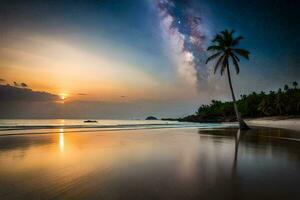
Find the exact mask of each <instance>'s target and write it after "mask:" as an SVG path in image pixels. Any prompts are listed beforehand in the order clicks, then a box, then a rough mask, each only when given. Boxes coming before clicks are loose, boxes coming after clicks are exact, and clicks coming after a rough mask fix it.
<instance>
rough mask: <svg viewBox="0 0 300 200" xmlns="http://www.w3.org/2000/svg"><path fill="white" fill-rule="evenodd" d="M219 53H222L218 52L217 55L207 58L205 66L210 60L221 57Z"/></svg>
mask: <svg viewBox="0 0 300 200" xmlns="http://www.w3.org/2000/svg"><path fill="white" fill-rule="evenodd" d="M221 53H222V52H218V53H215V54H213V55H211V56H209V57H208V58H207V60H206V62H205V64H207V63H208V62H209V61H211V60H213V59H215V58H217V57H218V56H219V55H221Z"/></svg>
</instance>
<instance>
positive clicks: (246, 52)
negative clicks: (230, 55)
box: [232, 49, 250, 60]
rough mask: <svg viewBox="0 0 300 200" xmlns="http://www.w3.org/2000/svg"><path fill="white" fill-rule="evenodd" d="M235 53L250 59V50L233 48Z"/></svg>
mask: <svg viewBox="0 0 300 200" xmlns="http://www.w3.org/2000/svg"><path fill="white" fill-rule="evenodd" d="M232 50H233V51H234V52H235V53H237V54H239V55H240V56H242V57H244V58H246V59H248V60H249V54H250V52H249V51H247V50H244V49H232Z"/></svg>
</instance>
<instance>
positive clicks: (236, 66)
mask: <svg viewBox="0 0 300 200" xmlns="http://www.w3.org/2000/svg"><path fill="white" fill-rule="evenodd" d="M230 56H231V58H232V63H233V65H234V67H235V71H236V73H237V74H238V73H240V67H239V62H238V61H237V60H236V58H235V56H234V55H233V54H231V55H230Z"/></svg>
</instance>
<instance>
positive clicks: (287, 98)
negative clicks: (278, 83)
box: [181, 81, 300, 121]
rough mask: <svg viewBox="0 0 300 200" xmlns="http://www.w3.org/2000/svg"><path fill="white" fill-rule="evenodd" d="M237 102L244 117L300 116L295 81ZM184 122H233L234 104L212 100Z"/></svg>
mask: <svg viewBox="0 0 300 200" xmlns="http://www.w3.org/2000/svg"><path fill="white" fill-rule="evenodd" d="M240 97H241V98H240V99H239V100H237V101H236V103H237V106H238V110H239V112H240V113H241V115H242V116H243V117H248V118H254V117H266V116H296V115H300V89H299V88H298V83H297V82H296V81H295V82H293V83H292V85H291V86H289V85H284V88H283V89H281V88H279V89H278V90H277V91H270V92H269V93H265V92H263V91H262V92H260V93H256V92H252V93H251V94H248V95H241V96H240ZM181 120H182V121H233V120H236V117H235V113H234V108H233V103H232V102H222V101H218V100H212V102H211V103H210V104H209V105H201V106H200V107H199V109H198V110H197V112H196V114H195V115H191V116H187V117H185V118H182V119H181Z"/></svg>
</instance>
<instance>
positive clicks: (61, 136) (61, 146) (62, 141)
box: [59, 128, 65, 152]
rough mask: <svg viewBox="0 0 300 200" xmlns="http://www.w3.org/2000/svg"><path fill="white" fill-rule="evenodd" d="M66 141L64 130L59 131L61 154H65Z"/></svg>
mask: <svg viewBox="0 0 300 200" xmlns="http://www.w3.org/2000/svg"><path fill="white" fill-rule="evenodd" d="M64 148H65V140H64V129H63V128H61V129H59V149H60V152H64Z"/></svg>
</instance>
